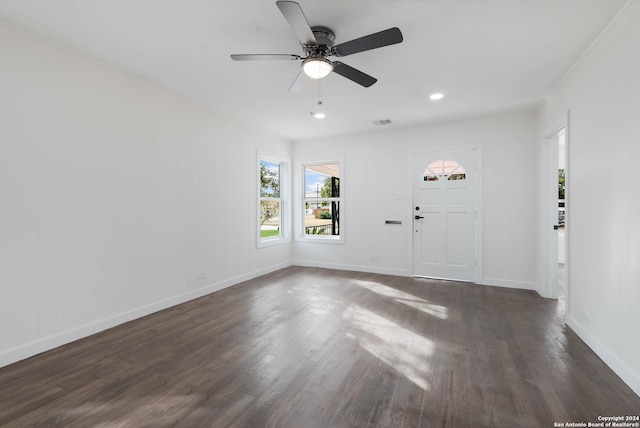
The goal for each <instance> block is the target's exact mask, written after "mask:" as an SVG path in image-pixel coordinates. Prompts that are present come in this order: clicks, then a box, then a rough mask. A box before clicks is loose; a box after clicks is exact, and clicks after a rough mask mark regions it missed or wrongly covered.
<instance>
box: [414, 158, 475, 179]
mask: <svg viewBox="0 0 640 428" xmlns="http://www.w3.org/2000/svg"><path fill="white" fill-rule="evenodd" d="M466 179H467V173H466V172H465V170H464V167H463V166H462V165H460V164H459V163H458V162H456V161H454V160H451V159H440V160H437V161H435V162H431V163H430V164H429V166H428V167H427V169H426V170H425V171H424V177H423V180H424V181H438V180H449V181H452V180H466Z"/></svg>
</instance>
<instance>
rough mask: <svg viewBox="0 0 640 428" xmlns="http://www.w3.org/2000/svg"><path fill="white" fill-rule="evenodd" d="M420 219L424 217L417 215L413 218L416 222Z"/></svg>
mask: <svg viewBox="0 0 640 428" xmlns="http://www.w3.org/2000/svg"><path fill="white" fill-rule="evenodd" d="M421 218H424V217H422V216H419V215H417V216H415V217H414V219H416V220H420V219H421Z"/></svg>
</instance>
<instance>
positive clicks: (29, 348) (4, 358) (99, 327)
mask: <svg viewBox="0 0 640 428" xmlns="http://www.w3.org/2000/svg"><path fill="white" fill-rule="evenodd" d="M288 266H291V264H290V263H281V264H278V265H275V266H270V267H268V268H265V269H260V270H257V271H254V272H251V273H248V274H245V275H240V276H237V277H234V278H229V279H226V280H224V281H220V282H217V283H215V284H209V285H206V286H204V287H202V288H198V289H197V290H192V291H189V292H187V293H184V294H180V295H177V296H173V297H169V298H166V299H163V300H159V301H157V302H153V303H150V304H148V305H144V306H141V307H139V308H136V309H133V310H130V311H127V312H123V313H120V314H116V315H113V316H110V317H107V318H104V319H101V320H98V321H95V322H92V323H90V324H86V325H83V326H80V327H76V328H74V329H71V330H67V331H64V332H62V333H58V334H55V335H53V336H49V337H46V338H43V339H39V340H36V341H34V342H31V343H28V344H26V345H23V346H20V347H17V348H14V349H10V350H8V351H6V352H3V353H1V354H0V367H4V366H8V365H9V364H13V363H15V362H18V361H21V360H24V359H26V358H29V357H32V356H34V355H37V354H40V353H42V352H45V351H49V350H51V349H54V348H57V347H58V346H62V345H66V344H67V343H71V342H74V341H76V340H79V339H82V338H84V337H87V336H91V335H92V334H96V333H99V332H101V331H104V330H107V329H109V328H112V327H116V326H118V325H120V324H124V323H126V322H129V321H132V320H135V319H137V318H142V317H144V316H147V315H150V314H152V313H154V312H158V311H161V310H163V309H167V308H170V307H172V306H176V305H179V304H181V303H185V302H188V301H190V300H193V299H197V298H199V297H202V296H206V295H207V294H211V293H215V292H216V291H220V290H222V289H225V288H227V287H230V286H232V285H235V284H239V283H241V282H244V281H248V280H250V279H253V278H257V277H259V276H262V275H266V274H268V273H271V272H275V271H277V270H280V269H283V268H286V267H288Z"/></svg>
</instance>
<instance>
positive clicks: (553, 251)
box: [538, 110, 571, 313]
mask: <svg viewBox="0 0 640 428" xmlns="http://www.w3.org/2000/svg"><path fill="white" fill-rule="evenodd" d="M569 120H570V111H569V110H567V116H566V120H565V122H564V123H562V124H560V125H559V126H557V127H556V128H555V129H553V131H551V132H549V133H547V134H546V136H545V137H544V141H543V147H542V154H543V158H542V161H543V168H542V173H543V177H545V180H544V183H543V184H544V186H543V191H542V197H543V200H542V219H543V220H542V227H543V231H542V232H543V235H542V239H543V242H542V244H543V245H542V247H543V253H542V260H543V266H542V275H541V278H540V280H541V281H542V284H541V285H540V287H539V290H538V293H539V294H540V295H541V296H542V297H545V298H549V299H557V298H558V282H557V269H558V260H557V259H558V257H557V243H558V239H557V236H554V233H553V226H554V225H555V224H557V221H558V219H557V215H556V216H554V215H553V212H554V211H555V210H556V209H557V208H556V207H557V193H554V192H557V188H556V187H555V186H557V172H556V171H555V168H556V166H557V163H556V165H552V163H553V162H552V160H553V159H555V156H554V154H552V153H551V150H557V142H558V134H559V133H560V132H562V131H563V130H564V141H565V143H564V144H565V194H566V197H565V313H569V306H570V304H571V302H570V293H569V290H570V287H571V263H570V258H571V256H570V254H571V252H570V236H571V233H570V230H571V219H570V217H571V203H570V200H571V189H570V185H571V178H570V176H571V161H570V160H571V156H570V153H571V150H570V147H571V145H570V131H569ZM554 177H555V182H556V184H555V185H554V184H553V180H554Z"/></svg>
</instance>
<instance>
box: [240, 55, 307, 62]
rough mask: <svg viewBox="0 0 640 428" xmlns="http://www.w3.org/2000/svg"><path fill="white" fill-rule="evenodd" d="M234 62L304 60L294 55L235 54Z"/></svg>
mask: <svg viewBox="0 0 640 428" xmlns="http://www.w3.org/2000/svg"><path fill="white" fill-rule="evenodd" d="M231 59H232V60H234V61H265V60H292V61H294V60H298V59H302V58H300V56H299V55H294V54H234V55H231Z"/></svg>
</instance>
